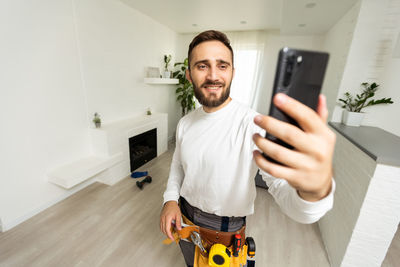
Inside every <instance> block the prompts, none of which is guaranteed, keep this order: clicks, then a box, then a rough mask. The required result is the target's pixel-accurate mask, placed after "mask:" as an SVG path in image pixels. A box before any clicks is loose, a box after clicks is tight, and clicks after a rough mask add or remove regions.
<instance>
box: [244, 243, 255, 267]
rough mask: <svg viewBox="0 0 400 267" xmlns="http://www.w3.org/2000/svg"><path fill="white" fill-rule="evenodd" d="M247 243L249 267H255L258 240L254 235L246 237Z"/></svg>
mask: <svg viewBox="0 0 400 267" xmlns="http://www.w3.org/2000/svg"><path fill="white" fill-rule="evenodd" d="M246 245H247V267H254V266H256V260H255V258H254V257H255V256H256V242H254V239H253V238H252V237H247V238H246Z"/></svg>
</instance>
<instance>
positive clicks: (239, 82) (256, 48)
mask: <svg viewBox="0 0 400 267" xmlns="http://www.w3.org/2000/svg"><path fill="white" fill-rule="evenodd" d="M226 34H227V36H228V38H229V39H230V41H231V45H232V48H233V52H234V56H235V57H234V67H235V77H234V78H233V81H232V86H231V97H232V98H234V99H235V100H237V101H239V102H242V103H244V104H246V105H248V106H250V107H252V108H254V109H256V108H257V97H258V94H259V93H258V91H259V90H260V89H261V88H260V84H261V81H262V78H263V73H264V67H263V65H264V64H263V56H264V49H265V45H266V37H267V34H266V32H264V31H244V32H227V33H226Z"/></svg>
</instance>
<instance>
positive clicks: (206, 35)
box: [188, 30, 233, 69]
mask: <svg viewBox="0 0 400 267" xmlns="http://www.w3.org/2000/svg"><path fill="white" fill-rule="evenodd" d="M206 41H220V42H221V43H223V44H224V45H225V46H226V47H227V48H228V49H229V50H230V51H231V55H232V67H233V50H232V47H231V43H230V41H229V39H228V37H226V34H225V33H223V32H219V31H214V30H209V31H205V32H202V33H199V34H198V35H197V36H196V37H194V39H193V40H192V42H191V43H190V45H189V51H188V59H189V69H190V61H191V56H192V51H193V49H194V48H195V47H196V46H198V45H199V44H201V43H203V42H206Z"/></svg>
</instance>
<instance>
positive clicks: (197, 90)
mask: <svg viewBox="0 0 400 267" xmlns="http://www.w3.org/2000/svg"><path fill="white" fill-rule="evenodd" d="M192 81H193V79H192ZM231 83H232V81H231V82H229V85H228V86H227V87H226V88H225V83H221V82H213V81H211V80H206V81H205V82H204V83H203V84H202V85H201V86H197V84H196V83H194V82H193V90H194V96H195V97H196V98H197V101H199V103H200V104H202V105H203V106H206V107H209V108H215V107H218V106H219V105H221V104H222V103H224V102H225V101H226V100H227V99H228V97H229V95H230V92H231ZM205 86H222V93H221V96H220V97H217V94H216V93H209V96H208V97H207V96H206V95H205V94H204V93H203V92H202V91H201V88H202V87H205ZM224 88H225V90H224Z"/></svg>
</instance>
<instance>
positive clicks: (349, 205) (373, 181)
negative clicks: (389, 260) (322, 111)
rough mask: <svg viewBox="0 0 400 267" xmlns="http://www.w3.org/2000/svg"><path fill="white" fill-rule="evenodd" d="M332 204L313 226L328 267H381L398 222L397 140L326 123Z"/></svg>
mask: <svg viewBox="0 0 400 267" xmlns="http://www.w3.org/2000/svg"><path fill="white" fill-rule="evenodd" d="M329 126H330V127H331V128H332V129H333V131H334V132H335V133H336V136H337V138H336V146H335V152H334V157H333V176H334V179H335V181H336V191H335V201H334V205H333V208H332V210H330V211H329V212H328V213H327V214H326V215H325V216H324V217H323V218H321V219H320V221H319V222H318V224H319V227H320V230H321V236H322V239H323V241H324V244H325V247H326V251H327V254H328V257H329V260H330V263H331V266H333V267H336V266H377V267H378V266H381V264H382V261H383V260H384V258H385V256H386V253H387V250H388V248H389V246H390V243H391V241H392V239H393V236H394V235H395V233H396V231H397V226H398V225H399V222H400V193H399V192H400V138H399V137H398V136H395V135H393V134H391V133H389V132H386V131H384V130H382V129H380V128H377V127H369V126H361V127H352V126H346V125H343V124H340V123H334V122H331V123H329Z"/></svg>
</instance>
